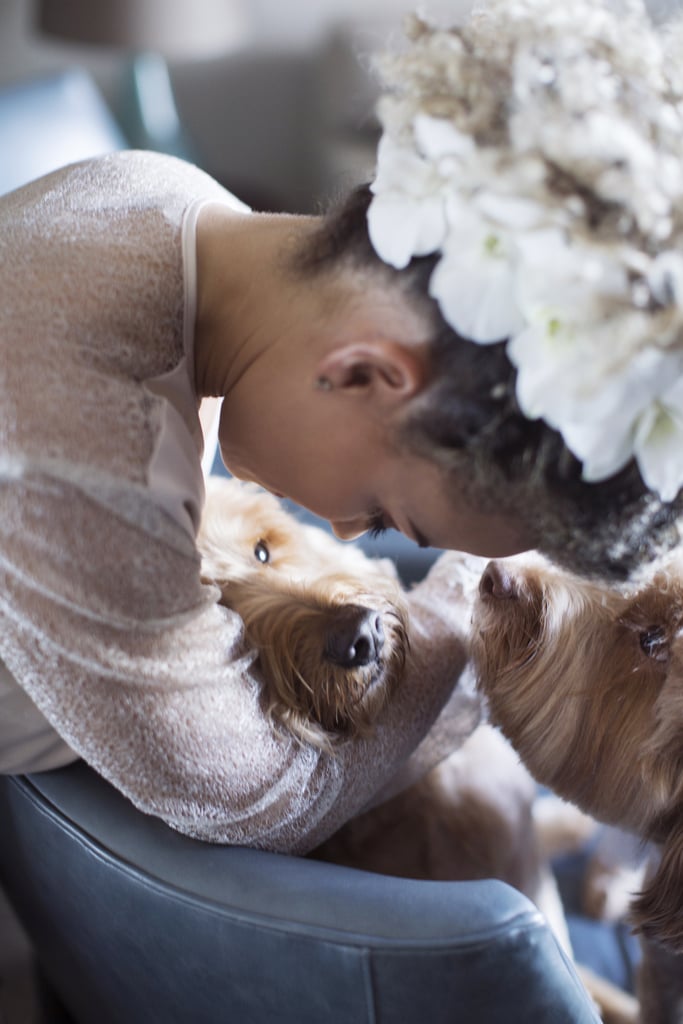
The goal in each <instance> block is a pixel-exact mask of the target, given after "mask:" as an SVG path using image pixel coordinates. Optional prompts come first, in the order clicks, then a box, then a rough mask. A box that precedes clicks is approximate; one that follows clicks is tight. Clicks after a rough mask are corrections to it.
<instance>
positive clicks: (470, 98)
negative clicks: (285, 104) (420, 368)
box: [368, 0, 683, 501]
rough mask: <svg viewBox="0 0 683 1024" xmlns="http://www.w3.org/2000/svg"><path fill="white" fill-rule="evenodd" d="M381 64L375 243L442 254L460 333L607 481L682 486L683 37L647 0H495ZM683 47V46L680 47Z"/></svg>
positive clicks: (450, 310) (438, 271)
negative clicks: (492, 355)
mask: <svg viewBox="0 0 683 1024" xmlns="http://www.w3.org/2000/svg"><path fill="white" fill-rule="evenodd" d="M409 35H410V37H411V45H410V46H409V48H408V49H407V50H406V51H405V52H403V53H399V54H397V55H395V56H394V57H385V58H384V61H383V66H382V71H383V76H384V79H385V85H386V90H387V91H386V94H385V95H384V96H383V98H382V100H381V101H380V104H379V116H380V120H381V122H382V125H383V129H384V131H383V135H382V139H381V141H380V145H379V149H378V157H377V174H376V178H375V180H374V183H373V185H372V190H373V193H374V195H373V199H372V202H371V205H370V209H369V213H368V227H369V232H370V238H371V241H372V244H373V246H374V248H375V250H376V252H377V253H378V255H379V256H380V258H381V259H382V260H383V261H385V262H386V263H388V264H390V265H392V266H394V267H397V268H402V267H405V266H406V265H407V264H408V263H409V262H410V260H411V258H412V257H413V256H424V255H427V254H431V253H439V254H440V255H439V259H438V262H437V264H436V266H435V269H434V271H433V273H432V276H431V279H430V293H431V294H432V296H433V297H434V298H435V299H436V300H437V301H438V303H439V306H440V308H441V312H442V314H443V316H444V318H445V320H446V321H447V322H448V323H449V324H450V325H451V326H452V327H453V328H454V329H455V330H456V331H457V332H458V333H459V334H460V335H462V336H463V337H464V338H467V339H470V340H471V341H473V342H477V343H479V344H482V345H485V344H489V343H492V342H496V341H502V340H505V339H508V340H507V354H508V356H509V358H510V360H511V362H512V363H513V365H514V366H515V367H516V370H517V385H516V387H517V400H518V402H519V405H520V407H521V409H522V411H523V412H524V414H525V415H526V416H527V417H529V418H531V419H536V418H539V417H540V418H542V419H544V420H545V421H546V422H547V423H548V424H550V425H551V426H552V427H554V428H555V429H557V430H558V431H559V432H560V433H561V435H562V437H563V438H564V441H565V443H566V444H567V446H568V447H569V448H570V450H571V451H572V452H573V453H574V454H575V455H576V457H577V458H578V459H580V460H581V462H582V464H583V476H584V479H585V480H587V481H596V480H602V479H605V478H606V477H609V476H611V475H613V474H614V473H616V472H617V471H618V470H619V469H621V468H622V467H623V466H624V465H625V464H626V463H627V462H628V461H629V460H630V459H631V458H635V459H636V461H637V464H638V466H639V469H640V472H641V475H642V477H643V481H644V483H645V484H646V486H647V487H648V488H649V489H651V490H653V491H655V492H657V493H658V494H659V496H660V497H661V499H662V500H664V501H672V500H673V499H674V498H675V497H676V495H677V493H678V491H679V490H680V488H681V487H682V486H683V255H682V252H683V63H682V62H681V60H680V54H681V53H683V45H681V46H678V44H679V43H680V42H681V41H682V40H683V30H682V29H681V28H680V27H679V26H671V27H669V29H668V30H667V31H666V32H664V31H657V30H656V29H655V28H654V27H653V25H652V23H651V21H650V19H649V17H648V15H647V13H646V11H645V9H644V7H643V6H642V5H641V4H640V3H639V2H637V0H622V2H621V3H620V4H614V3H613V4H611V5H608V4H607V3H606V2H601V0H563V2H562V3H559V2H558V0H490V2H489V3H488V4H487V6H486V7H485V8H483V9H480V10H478V11H477V12H475V13H474V14H473V15H472V16H471V18H470V20H469V21H468V22H467V23H466V24H465V25H464V26H462V27H459V28H453V29H442V28H437V27H434V26H430V25H428V24H426V23H425V22H423V21H421V20H419V19H417V18H416V19H413V21H412V24H411V26H410V27H409ZM677 48H678V54H679V56H677V57H674V56H673V54H675V53H676V51H677Z"/></svg>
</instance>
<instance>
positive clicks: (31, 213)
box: [0, 150, 239, 230]
mask: <svg viewBox="0 0 683 1024" xmlns="http://www.w3.org/2000/svg"><path fill="white" fill-rule="evenodd" d="M198 199H213V200H216V201H219V202H227V203H229V204H230V205H233V204H234V203H238V202H239V201H238V200H236V199H235V197H234V196H232V195H231V194H230V193H229V192H227V191H226V189H224V188H223V187H222V186H221V185H220V184H219V183H218V182H217V181H215V180H214V179H213V178H212V177H211V176H210V175H209V174H207V173H206V172H205V171H203V170H201V169H200V168H199V167H196V166H195V165H194V164H191V163H188V162H187V161H184V160H180V159H178V158H177V157H173V156H169V155H166V154H163V153H154V152H149V151H143V150H121V151H118V152H114V153H108V154H106V155H104V156H100V157H94V158H91V159H88V160H83V161H79V162H78V163H74V164H69V165H67V166H65V167H61V168H59V169H58V170H56V171H53V172H52V173H50V174H47V175H45V176H44V177H42V178H37V179H36V180H34V181H32V182H29V183H28V184H27V185H24V186H23V187H22V188H19V189H16V190H15V191H14V192H11V193H9V194H8V195H6V196H3V197H0V221H1V222H4V224H5V225H6V226H7V227H8V228H11V227H12V225H15V226H16V225H18V224H21V226H22V228H23V229H24V230H25V229H26V228H27V227H28V225H29V224H30V223H34V224H40V225H41V228H43V229H44V228H45V226H47V225H50V226H51V227H52V228H53V229H54V228H55V227H56V226H57V225H60V224H61V225H64V224H65V222H67V221H68V219H69V218H70V217H78V218H79V222H80V223H81V224H83V223H85V222H86V221H87V220H88V219H89V218H95V219H97V220H99V221H102V220H104V219H107V218H110V219H113V220H115V221H118V222H120V220H121V218H122V217H125V216H126V215H127V214H128V215H131V216H137V217H139V216H140V215H145V214H147V215H148V214H150V213H154V212H156V213H160V214H161V215H162V216H163V217H164V218H165V219H166V220H169V221H176V222H179V221H180V219H181V218H182V215H183V214H184V211H185V210H186V209H187V207H188V206H189V205H190V204H191V203H192V202H193V201H195V200H198Z"/></svg>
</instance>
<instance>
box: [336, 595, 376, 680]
mask: <svg viewBox="0 0 683 1024" xmlns="http://www.w3.org/2000/svg"><path fill="white" fill-rule="evenodd" d="M383 644H384V629H383V627H382V616H381V615H380V614H379V612H377V611H375V610H374V609H372V608H361V607H360V605H355V604H351V605H346V606H345V607H343V608H339V610H338V611H337V612H336V613H335V619H334V622H333V623H332V624H331V625H330V628H329V629H328V631H327V637H326V642H325V657H326V658H327V660H328V661H331V662H332V663H333V664H334V665H339V666H340V667H341V668H362V667H363V665H369V664H370V663H371V662H373V661H376V660H377V658H378V657H379V655H380V654H381V651H382V646H383Z"/></svg>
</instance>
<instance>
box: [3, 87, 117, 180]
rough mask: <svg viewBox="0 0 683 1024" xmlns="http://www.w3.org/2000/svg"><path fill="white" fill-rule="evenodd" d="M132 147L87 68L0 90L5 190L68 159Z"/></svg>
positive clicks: (35, 176)
mask: <svg viewBox="0 0 683 1024" xmlns="http://www.w3.org/2000/svg"><path fill="white" fill-rule="evenodd" d="M127 146H128V141H127V139H126V138H125V136H124V134H123V132H122V131H121V129H120V128H119V126H118V124H117V122H116V120H115V119H114V117H113V115H112V113H111V111H110V110H109V108H108V107H107V105H106V103H105V102H104V99H103V98H102V95H101V93H100V92H99V90H98V89H97V86H96V85H95V83H94V82H93V80H92V78H90V76H89V75H88V74H87V73H86V72H85V71H80V70H73V71H66V72H62V73H60V74H57V75H48V76H45V77H43V78H37V79H31V80H30V81H27V82H19V83H17V84H15V85H11V86H7V87H5V88H3V89H0V193H3V192H10V191H12V189H15V188H18V187H19V186H20V185H23V184H25V183H26V182H27V181H31V180H32V179H33V178H39V177H40V176H41V175H43V174H47V173H49V172H50V171H54V170H55V169H56V168H57V167H62V166H64V165H65V164H69V163H74V162H75V161H77V160H85V159H86V158H88V157H93V156H101V155H102V154H104V153H111V152H112V151H113V150H116V149H125V148H126V147H127Z"/></svg>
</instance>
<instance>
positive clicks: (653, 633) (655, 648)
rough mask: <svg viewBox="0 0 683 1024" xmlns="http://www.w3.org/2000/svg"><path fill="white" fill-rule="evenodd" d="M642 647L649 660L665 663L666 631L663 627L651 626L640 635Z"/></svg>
mask: <svg viewBox="0 0 683 1024" xmlns="http://www.w3.org/2000/svg"><path fill="white" fill-rule="evenodd" d="M640 647H641V650H642V651H643V653H644V654H647V656H648V658H653V659H654V660H655V661H664V659H665V658H666V654H667V646H666V631H665V630H664V629H663V627H662V626H650V627H649V629H646V630H643V632H642V633H641V634H640Z"/></svg>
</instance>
